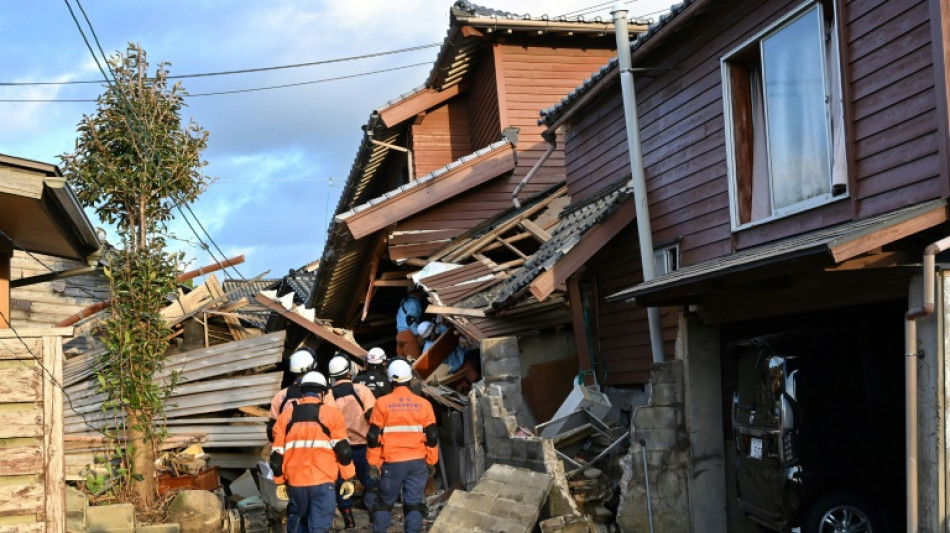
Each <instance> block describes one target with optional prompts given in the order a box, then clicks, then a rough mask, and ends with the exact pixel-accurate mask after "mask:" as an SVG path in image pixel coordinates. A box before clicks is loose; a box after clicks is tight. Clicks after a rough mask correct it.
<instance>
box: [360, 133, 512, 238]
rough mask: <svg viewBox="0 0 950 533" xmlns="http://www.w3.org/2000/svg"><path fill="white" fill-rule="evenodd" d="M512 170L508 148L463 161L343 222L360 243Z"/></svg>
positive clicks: (510, 149) (510, 152)
mask: <svg viewBox="0 0 950 533" xmlns="http://www.w3.org/2000/svg"><path fill="white" fill-rule="evenodd" d="M514 168H515V156H514V148H513V147H512V146H511V145H510V144H506V145H504V146H501V147H499V148H497V149H495V150H493V151H492V152H490V153H487V154H483V155H482V156H480V157H477V158H475V159H472V160H469V161H466V162H465V163H463V164H461V165H459V166H457V167H455V168H452V169H449V170H448V171H446V172H444V173H442V174H441V175H439V176H437V177H435V178H433V179H431V180H428V181H426V182H425V183H423V184H420V185H416V186H413V187H410V188H408V189H406V190H405V191H402V192H400V193H398V194H394V195H393V196H391V197H389V198H385V199H383V200H382V201H380V202H378V203H376V204H375V205H372V206H370V207H367V208H366V209H363V210H362V211H359V212H357V213H353V214H350V215H349V216H347V217H346V218H344V219H342V222H343V223H344V224H345V225H346V227H347V229H349V230H350V233H351V234H352V235H353V238H354V239H362V238H363V237H366V236H367V235H371V234H373V233H375V232H377V231H379V230H381V229H383V228H386V227H388V226H390V225H392V224H395V223H397V222H399V221H401V220H405V219H406V218H409V217H410V216H412V215H415V214H416V213H419V212H421V211H423V210H425V209H428V208H430V207H433V206H436V205H438V204H440V203H442V202H443V201H445V200H447V199H449V198H452V197H454V196H456V195H458V194H461V193H463V192H465V191H468V190H470V189H472V188H474V187H476V186H478V185H481V184H483V183H486V182H488V181H490V180H492V179H494V178H497V177H498V176H500V175H502V174H504V173H506V172H510V171H512V170H514Z"/></svg>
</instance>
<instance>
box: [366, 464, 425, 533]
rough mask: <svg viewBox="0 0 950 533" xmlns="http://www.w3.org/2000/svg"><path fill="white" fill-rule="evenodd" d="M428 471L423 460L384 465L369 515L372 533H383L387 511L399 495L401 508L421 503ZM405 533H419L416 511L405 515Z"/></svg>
mask: <svg viewBox="0 0 950 533" xmlns="http://www.w3.org/2000/svg"><path fill="white" fill-rule="evenodd" d="M428 479H429V469H428V467H426V462H425V459H414V460H412V461H403V462H400V463H384V464H383V468H382V472H381V477H380V480H379V495H378V498H377V500H376V501H377V504H376V512H375V513H374V515H373V518H374V520H373V531H375V532H376V533H383V532H384V531H386V530H387V529H389V525H390V524H391V523H392V514H390V509H392V506H393V504H394V503H396V500H397V499H398V498H399V496H400V494H401V495H402V508H403V511H405V510H406V508H407V506H409V505H415V504H421V503H422V499H423V497H424V496H425V489H426V481H427V480H428ZM405 515H406V523H405V529H406V533H421V531H422V513H420V512H419V511H417V510H413V511H411V512H406V513H405Z"/></svg>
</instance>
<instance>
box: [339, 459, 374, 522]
mask: <svg viewBox="0 0 950 533" xmlns="http://www.w3.org/2000/svg"><path fill="white" fill-rule="evenodd" d="M351 448H352V449H353V466H355V467H356V478H357V479H359V480H360V484H361V485H363V505H365V506H366V510H368V511H369V512H373V502H374V501H375V500H376V482H375V481H373V480H372V479H370V477H369V463H367V462H366V445H365V444H357V445H354V446H351ZM342 484H343V480H342V479H340V480H337V482H336V486H337V491H336V492H337V495H336V506H337V507H339V509H340V510H341V511H342V510H344V509H352V508H353V498H347V499H345V500H344V499H343V498H341V497H340V490H339V488H340V485H342Z"/></svg>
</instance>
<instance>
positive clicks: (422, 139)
mask: <svg viewBox="0 0 950 533" xmlns="http://www.w3.org/2000/svg"><path fill="white" fill-rule="evenodd" d="M466 111H467V110H466V105H465V102H464V101H463V100H458V99H455V100H452V101H450V102H448V103H446V104H444V105H441V106H439V107H437V108H435V109H433V110H431V111H429V112H428V113H426V114H425V116H423V117H422V118H421V120H417V122H418V123H417V124H413V126H412V149H413V154H412V157H413V163H414V166H415V167H416V168H415V176H416V177H419V176H424V175H425V174H428V173H429V172H432V171H433V170H437V169H439V168H442V167H444V166H445V165H448V164H449V163H451V162H452V161H455V160H456V159H458V158H460V157H462V156H464V155H466V154H468V153H470V152H471V150H470V149H469V148H470V146H471V140H470V139H469V128H468V113H467V112H466Z"/></svg>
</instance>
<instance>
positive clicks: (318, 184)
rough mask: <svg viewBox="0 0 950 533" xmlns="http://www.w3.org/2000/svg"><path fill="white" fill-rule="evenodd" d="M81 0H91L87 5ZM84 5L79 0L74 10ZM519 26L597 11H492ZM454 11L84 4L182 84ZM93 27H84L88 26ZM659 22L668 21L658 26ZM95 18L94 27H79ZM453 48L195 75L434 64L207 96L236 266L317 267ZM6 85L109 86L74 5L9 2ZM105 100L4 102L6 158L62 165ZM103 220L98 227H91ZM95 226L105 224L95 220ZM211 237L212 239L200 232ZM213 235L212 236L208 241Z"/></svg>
mask: <svg viewBox="0 0 950 533" xmlns="http://www.w3.org/2000/svg"><path fill="white" fill-rule="evenodd" d="M80 1H82V0H80ZM72 3H73V5H74V7H75V2H74V0H72ZM476 3H478V4H480V5H486V6H489V7H493V8H496V9H503V10H508V11H513V12H517V13H530V14H532V15H535V16H539V15H542V14H549V15H560V14H565V13H568V12H572V11H576V10H579V9H583V8H588V7H591V6H596V7H599V8H602V9H600V10H597V11H593V12H590V13H588V14H586V15H585V16H586V17H593V16H597V15H599V16H602V17H603V18H604V19H609V14H608V11H609V6H610V5H611V4H609V3H604V2H598V1H596V0H582V1H577V0H574V1H564V0H547V1H541V0H520V1H519V0H496V1H489V0H481V1H478V2H476ZM671 3H675V2H673V1H672V0H634V1H631V2H625V6H626V7H627V8H628V9H629V10H630V13H631V16H635V15H643V14H650V13H656V12H657V11H659V10H662V9H664V8H667V7H669V5H670V4H671ZM451 5H452V2H451V1H449V0H445V1H443V0H399V1H398V2H396V1H392V0H389V1H383V0H363V1H360V2H348V1H317V0H310V1H304V0H85V1H82V6H83V7H84V8H85V10H86V13H87V14H88V16H89V18H90V19H91V21H92V23H93V26H94V28H95V30H96V33H97V34H98V37H99V40H100V42H101V44H102V47H103V49H104V50H105V51H106V53H108V54H110V55H111V54H113V53H115V52H116V51H117V50H121V49H124V48H125V45H126V43H128V42H137V43H139V44H141V45H142V46H143V47H144V48H145V50H146V51H147V52H148V55H149V60H150V62H152V63H153V64H154V63H157V62H158V61H167V62H170V63H171V67H170V71H171V74H172V75H180V74H193V73H202V72H214V71H222V70H235V69H246V68H257V67H266V66H274V65H286V64H295V63H304V62H312V61H320V60H325V59H333V58H340V57H349V56H356V55H362V54H371V53H376V52H383V51H388V50H395V49H399V48H406V47H413V46H418V45H425V44H432V43H441V41H442V39H443V38H444V36H445V32H446V29H447V28H448V13H449V8H450V7H451ZM77 15H80V17H81V14H78V13H77ZM654 17H655V15H654ZM80 20H81V18H80ZM437 51H438V48H436V47H431V48H425V49H422V50H418V51H414V52H408V53H400V54H394V55H387V56H381V57H377V58H372V59H364V60H358V61H349V62H344V63H334V64H330V65H321V66H313V67H306V68H296V69H287V70H278V71H269V72H262V73H254V74H242V75H233V76H218V77H206V78H189V79H185V80H183V84H184V86H185V87H186V89H188V91H189V92H191V93H204V92H216V91H226V90H235V89H248V88H256V87H262V86H271V85H279V84H285V83H297V82H306V81H314V80H321V79H325V78H332V77H339V76H348V75H354V74H362V73H368V72H378V71H380V70H383V69H391V68H394V67H401V66H405V65H412V64H416V63H425V65H424V66H416V67H412V68H406V69H400V70H394V71H392V72H388V73H378V74H373V75H368V76H362V77H355V78H352V79H347V80H341V81H332V82H327V83H317V84H311V85H304V86H301V87H295V88H288V89H277V90H269V91H259V92H251V93H243V94H234V95H221V96H207V97H194V98H190V99H189V100H188V103H189V107H188V108H186V109H185V112H184V114H183V119H184V121H186V122H187V120H189V119H190V118H193V119H194V120H195V121H196V122H198V123H199V124H200V125H201V126H202V127H204V128H205V129H207V130H208V131H209V132H210V139H209V145H208V149H207V150H206V151H205V154H204V155H205V159H206V160H207V161H208V162H209V165H208V166H207V167H206V168H205V172H206V173H207V174H208V175H209V176H212V177H215V178H217V182H215V183H213V184H212V185H211V186H210V188H209V190H208V191H207V192H206V193H205V194H204V195H203V196H202V197H201V198H200V199H199V200H198V201H197V203H196V204H195V205H194V206H193V209H194V211H195V213H197V215H198V217H199V218H200V220H201V222H202V224H204V226H205V228H207V230H208V232H209V233H210V234H211V236H212V237H213V238H214V240H215V241H216V242H217V244H218V245H220V247H221V248H222V249H223V250H224V252H225V254H226V255H228V256H231V255H236V254H239V253H244V254H246V255H247V262H246V263H245V264H244V265H241V266H239V267H238V269H239V270H240V271H241V273H242V274H243V275H244V276H246V277H248V278H250V277H252V276H255V275H258V274H261V273H262V272H264V271H265V270H270V274H269V277H278V276H281V275H283V274H285V273H286V272H287V271H288V270H289V269H291V268H295V267H299V266H301V265H303V264H306V263H309V262H310V261H312V260H314V259H316V258H318V257H319V256H320V255H321V253H322V250H323V243H324V239H325V236H326V235H325V234H326V228H327V222H328V219H329V217H330V216H332V212H333V210H334V208H335V206H336V203H337V200H338V198H339V194H340V190H341V186H342V185H343V183H344V181H345V179H346V176H347V174H348V172H349V168H350V165H351V164H352V162H353V158H354V156H355V154H356V149H357V147H358V145H359V140H360V136H361V135H362V132H361V130H360V126H361V125H362V124H364V123H365V122H366V119H367V117H368V115H369V113H370V111H371V110H372V109H374V108H375V107H378V106H379V105H380V104H382V103H384V102H386V101H387V100H390V99H392V98H395V97H397V96H398V95H399V94H401V93H404V92H406V91H409V90H411V89H413V88H415V87H417V86H419V85H421V84H422V83H423V82H424V81H425V79H426V77H427V75H428V72H429V69H430V67H431V65H432V62H433V61H434V60H435V57H436V53H437ZM0 65H3V68H2V69H0V82H26V81H72V80H95V79H101V75H100V74H99V71H98V69H97V68H96V65H95V63H94V62H93V60H92V56H91V54H90V52H89V51H88V49H87V48H86V46H85V44H84V43H83V41H82V37H81V36H80V34H79V31H78V30H77V28H76V26H75V24H74V22H73V19H72V17H71V16H70V14H69V10H68V9H67V7H66V4H65V3H64V2H63V1H62V0H32V1H30V2H5V3H4V9H3V10H0ZM100 91H101V86H99V85H55V86H18V87H0V99H95V98H96V96H98V94H99V92H100ZM94 111H95V104H94V103H82V102H80V103H63V102H15V103H10V102H0V125H2V127H0V153H5V154H9V155H14V156H18V157H25V158H28V159H35V160H38V161H43V162H48V163H56V164H58V163H59V160H58V157H57V156H58V155H59V154H62V153H64V152H68V151H71V150H72V148H73V146H74V143H75V138H76V134H75V128H76V124H77V123H78V122H79V121H80V119H81V118H82V116H83V114H91V113H93V112H94ZM91 218H92V217H91ZM93 222H94V223H95V224H97V225H98V224H99V223H98V220H96V219H95V218H93ZM171 230H172V232H173V233H174V234H175V235H177V236H178V237H180V238H181V239H182V241H173V242H174V244H175V245H176V246H179V247H181V249H182V250H184V251H185V252H186V254H187V255H188V257H189V259H191V260H192V264H193V265H198V266H200V265H205V264H209V263H211V262H212V260H211V259H210V258H209V257H208V256H207V255H206V253H205V252H203V251H202V250H201V249H200V248H199V247H197V246H196V244H197V243H196V241H197V237H196V236H195V235H194V234H193V233H192V232H191V230H189V229H188V227H187V226H186V225H184V224H183V223H182V222H181V221H176V222H175V223H173V224H172V227H171ZM199 231H200V230H199ZM202 237H203V235H202Z"/></svg>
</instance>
